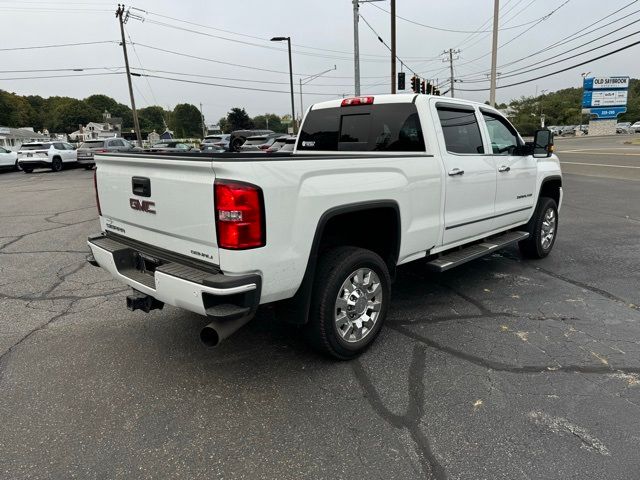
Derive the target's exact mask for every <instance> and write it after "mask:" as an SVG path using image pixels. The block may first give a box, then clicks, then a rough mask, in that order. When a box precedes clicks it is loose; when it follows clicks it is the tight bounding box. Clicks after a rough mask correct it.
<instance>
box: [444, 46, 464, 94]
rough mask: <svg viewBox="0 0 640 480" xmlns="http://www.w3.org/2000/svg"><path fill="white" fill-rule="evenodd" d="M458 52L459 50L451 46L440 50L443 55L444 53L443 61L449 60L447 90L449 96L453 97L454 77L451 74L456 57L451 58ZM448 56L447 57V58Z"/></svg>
mask: <svg viewBox="0 0 640 480" xmlns="http://www.w3.org/2000/svg"><path fill="white" fill-rule="evenodd" d="M459 53H460V50H459V49H458V50H454V49H453V48H450V49H449V50H445V51H444V52H442V54H443V55H446V56H445V58H443V59H442V61H443V62H449V73H450V75H449V80H450V82H451V87H450V88H449V91H450V92H451V98H453V97H454V96H455V92H454V83H455V78H454V76H453V61H454V60H457V59H458V57H456V58H453V56H454V55H457V54H459ZM447 56H448V58H447Z"/></svg>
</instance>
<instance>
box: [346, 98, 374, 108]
mask: <svg viewBox="0 0 640 480" xmlns="http://www.w3.org/2000/svg"><path fill="white" fill-rule="evenodd" d="M373 98H374V97H350V98H345V99H343V100H342V103H341V104H340V106H341V107H351V106H353V105H371V104H373Z"/></svg>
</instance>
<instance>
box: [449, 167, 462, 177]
mask: <svg viewBox="0 0 640 480" xmlns="http://www.w3.org/2000/svg"><path fill="white" fill-rule="evenodd" d="M456 175H464V170H460V169H459V168H454V169H453V170H450V171H449V176H450V177H455V176H456Z"/></svg>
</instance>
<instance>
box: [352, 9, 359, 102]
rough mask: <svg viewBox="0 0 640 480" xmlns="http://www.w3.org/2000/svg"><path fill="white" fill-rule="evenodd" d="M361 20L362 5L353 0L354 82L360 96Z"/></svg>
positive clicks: (357, 94)
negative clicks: (359, 26)
mask: <svg viewBox="0 0 640 480" xmlns="http://www.w3.org/2000/svg"><path fill="white" fill-rule="evenodd" d="M359 19H360V5H359V4H358V0H353V81H354V86H353V89H354V92H353V93H354V94H355V96H356V97H357V96H359V95H360V39H359V37H358V20H359Z"/></svg>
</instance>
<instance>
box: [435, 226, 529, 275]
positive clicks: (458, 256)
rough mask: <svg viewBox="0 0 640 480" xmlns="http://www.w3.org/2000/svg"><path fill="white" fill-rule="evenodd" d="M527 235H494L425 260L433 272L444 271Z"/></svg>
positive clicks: (523, 233) (512, 233) (518, 233)
mask: <svg viewBox="0 0 640 480" xmlns="http://www.w3.org/2000/svg"><path fill="white" fill-rule="evenodd" d="M528 237H529V233H528V232H507V233H503V234H500V235H497V236H495V237H491V238H487V239H485V240H484V242H482V243H476V244H474V245H471V246H469V247H464V248H461V249H460V250H453V251H451V252H448V253H445V254H443V255H441V256H440V257H438V258H435V259H433V260H431V261H429V262H427V268H428V269H429V270H432V271H434V272H444V271H446V270H449V269H450V268H453V267H457V266H458V265H462V264H463V263H466V262H470V261H471V260H475V259H476V258H480V257H483V256H485V255H488V254H489V253H492V252H495V251H496V250H500V249H501V248H504V247H506V246H508V245H511V244H513V243H516V242H519V241H521V240H525V239H526V238H528Z"/></svg>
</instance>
